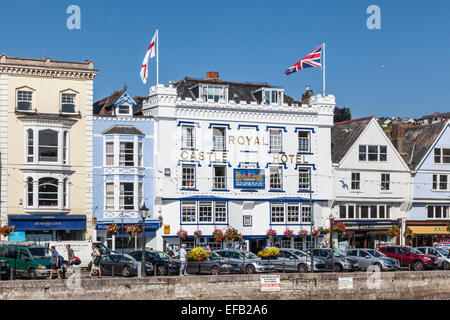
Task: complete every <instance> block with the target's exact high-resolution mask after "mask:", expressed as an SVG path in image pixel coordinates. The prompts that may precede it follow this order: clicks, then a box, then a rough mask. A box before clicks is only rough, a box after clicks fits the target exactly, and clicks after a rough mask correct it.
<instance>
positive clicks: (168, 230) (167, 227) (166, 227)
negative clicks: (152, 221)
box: [164, 224, 170, 234]
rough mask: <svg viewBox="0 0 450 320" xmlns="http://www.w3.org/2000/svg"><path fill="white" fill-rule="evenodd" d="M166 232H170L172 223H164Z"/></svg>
mask: <svg viewBox="0 0 450 320" xmlns="http://www.w3.org/2000/svg"><path fill="white" fill-rule="evenodd" d="M164 234H170V224H165V225H164Z"/></svg>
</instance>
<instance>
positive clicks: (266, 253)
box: [258, 247, 280, 259]
mask: <svg viewBox="0 0 450 320" xmlns="http://www.w3.org/2000/svg"><path fill="white" fill-rule="evenodd" d="M279 255H280V249H278V247H270V248H266V249H264V250H261V251H259V252H258V256H260V257H261V259H276V258H277V257H278V256H279Z"/></svg>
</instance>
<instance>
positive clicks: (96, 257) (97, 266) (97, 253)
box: [88, 244, 102, 278]
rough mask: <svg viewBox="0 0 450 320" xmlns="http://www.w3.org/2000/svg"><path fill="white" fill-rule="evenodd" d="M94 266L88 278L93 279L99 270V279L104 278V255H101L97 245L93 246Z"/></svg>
mask: <svg viewBox="0 0 450 320" xmlns="http://www.w3.org/2000/svg"><path fill="white" fill-rule="evenodd" d="M91 256H92V266H91V272H90V273H89V275H88V278H91V277H92V273H93V272H94V270H97V272H98V277H99V278H101V277H102V269H101V268H100V260H101V259H102V255H101V254H100V250H99V249H98V248H97V247H96V246H95V244H92V253H91Z"/></svg>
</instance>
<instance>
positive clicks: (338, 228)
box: [333, 222, 346, 233]
mask: <svg viewBox="0 0 450 320" xmlns="http://www.w3.org/2000/svg"><path fill="white" fill-rule="evenodd" d="M333 231H334V232H338V233H339V232H340V233H345V232H346V230H345V225H344V224H343V223H342V222H338V223H337V224H335V225H334V226H333Z"/></svg>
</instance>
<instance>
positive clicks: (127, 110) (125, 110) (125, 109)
mask: <svg viewBox="0 0 450 320" xmlns="http://www.w3.org/2000/svg"><path fill="white" fill-rule="evenodd" d="M117 114H118V115H122V116H123V115H126V116H130V115H131V106H130V105H128V104H119V106H118V112H117Z"/></svg>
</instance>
